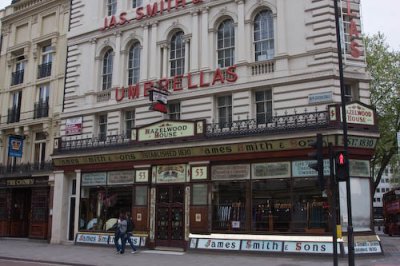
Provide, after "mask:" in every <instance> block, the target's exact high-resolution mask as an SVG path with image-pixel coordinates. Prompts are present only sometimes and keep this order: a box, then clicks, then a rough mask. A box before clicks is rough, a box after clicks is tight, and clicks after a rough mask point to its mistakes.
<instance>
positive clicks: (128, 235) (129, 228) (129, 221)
mask: <svg viewBox="0 0 400 266" xmlns="http://www.w3.org/2000/svg"><path fill="white" fill-rule="evenodd" d="M126 223H127V229H126V241H128V243H129V245H130V246H131V248H132V252H131V253H132V254H134V253H136V248H135V245H134V244H133V242H132V239H131V237H133V233H132V231H133V229H135V224H134V223H133V220H132V217H131V216H130V213H129V212H127V213H126Z"/></svg>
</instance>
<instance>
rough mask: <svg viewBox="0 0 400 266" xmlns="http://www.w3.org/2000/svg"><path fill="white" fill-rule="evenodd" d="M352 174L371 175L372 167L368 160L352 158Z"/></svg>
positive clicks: (350, 168)
mask: <svg viewBox="0 0 400 266" xmlns="http://www.w3.org/2000/svg"><path fill="white" fill-rule="evenodd" d="M349 170H350V176H359V177H370V176H371V169H370V165H369V161H367V160H350V167H349Z"/></svg>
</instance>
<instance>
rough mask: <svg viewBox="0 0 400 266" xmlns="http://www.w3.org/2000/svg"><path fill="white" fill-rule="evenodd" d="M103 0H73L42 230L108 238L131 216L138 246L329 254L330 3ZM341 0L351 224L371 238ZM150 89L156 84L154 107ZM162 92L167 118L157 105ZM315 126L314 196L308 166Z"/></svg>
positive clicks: (361, 77)
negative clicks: (319, 170) (320, 160)
mask: <svg viewBox="0 0 400 266" xmlns="http://www.w3.org/2000/svg"><path fill="white" fill-rule="evenodd" d="M100 3H101V4H99V2H98V1H94V0H88V1H80V0H73V1H72V12H71V14H72V15H71V21H70V31H69V33H68V64H67V73H66V87H65V93H64V95H65V97H64V112H63V114H62V115H61V134H60V138H58V139H57V140H56V145H55V149H54V156H53V160H54V165H55V167H56V171H55V172H54V174H55V182H56V186H55V187H56V188H57V191H55V193H56V194H57V195H60V197H59V198H58V199H57V200H58V201H59V202H57V203H55V205H57V206H58V207H59V208H57V210H56V209H54V210H55V211H57V212H58V213H57V217H59V220H54V223H53V230H54V231H58V232H59V235H58V236H56V234H55V233H53V238H52V241H53V242H60V241H64V240H66V236H70V239H69V240H75V241H76V242H79V243H100V244H110V243H111V244H112V237H110V235H112V234H113V231H112V230H113V229H112V225H113V224H114V223H115V221H116V218H117V217H118V214H119V213H120V212H129V213H131V214H132V216H133V219H134V222H135V225H136V227H135V236H136V239H135V241H137V243H138V244H139V243H140V244H141V245H146V246H147V247H150V248H154V247H156V248H157V247H161V246H169V247H181V248H203V249H213V248H214V249H232V250H248V251H251V250H261V251H275V252H284V251H287V252H296V250H297V248H298V245H300V246H301V247H302V248H303V252H307V251H309V250H310V248H309V247H310V245H312V246H313V249H312V250H317V251H318V252H315V253H324V252H328V253H329V252H332V243H331V242H330V243H329V241H330V240H329V239H331V237H329V236H330V234H331V232H332V230H333V228H336V226H332V224H331V223H330V221H329V219H328V207H329V206H330V205H331V204H330V201H331V197H330V195H331V193H330V189H329V186H328V179H329V160H328V143H332V145H333V146H334V148H335V149H336V150H337V149H342V148H343V138H342V129H341V119H340V117H341V116H340V109H339V103H340V85H339V76H338V75H339V74H338V73H339V72H338V64H337V49H336V37H335V23H334V9H333V3H331V1H328V0H326V1H317V2H316V1H311V0H301V1H298V0H296V1H294V0H279V1H278V0H275V1H274V0H269V1H244V0H236V1H234V0H218V1H206V0H204V1H143V2H141V1H140V2H138V1H128V0H122V1H118V2H116V1H101V2H100ZM342 4H343V5H342V8H341V10H342V13H343V15H344V16H345V13H348V14H351V17H350V15H349V20H346V21H348V22H349V23H350V21H351V22H352V23H353V24H351V25H352V26H353V27H345V29H346V32H345V34H344V36H345V37H346V40H345V44H346V47H345V49H344V51H345V55H346V63H347V64H348V65H347V67H346V70H345V81H346V86H345V88H346V101H348V104H347V107H346V110H347V111H346V112H347V117H348V119H349V147H350V148H349V154H350V163H351V167H350V168H351V182H352V186H354V187H357V188H358V189H355V190H353V191H352V195H353V196H352V199H353V205H354V206H357V208H353V221H354V226H355V229H356V231H357V232H358V233H360V234H361V235H373V231H372V230H373V228H372V226H371V210H372V208H371V199H370V196H369V195H370V194H369V191H370V171H369V159H370V158H371V156H372V154H373V152H374V148H375V144H376V140H377V138H378V133H377V132H378V131H377V128H376V119H375V115H374V112H373V110H371V108H369V107H368V104H369V85H368V83H369V78H368V75H367V74H366V73H365V63H364V54H363V47H362V43H361V41H360V40H359V39H358V33H360V32H361V28H360V16H359V13H360V12H359V10H360V9H359V2H354V3H353V1H351V2H349V3H348V5H347V2H343V3H342ZM348 10H350V11H351V12H350V13H349V12H348ZM346 25H347V24H346ZM348 25H350V24H348ZM354 25H355V27H354ZM349 29H352V31H349ZM355 29H357V31H355ZM356 33H357V34H356ZM346 48H348V49H349V50H347V49H346ZM355 51H358V52H359V53H358V54H357V53H355ZM154 88H157V90H158V91H161V92H164V94H168V96H166V97H163V96H160V97H161V98H158V100H159V101H158V102H159V103H157V104H155V103H152V102H151V101H150V100H149V92H150V91H151V90H153V89H154ZM154 98H155V97H154V94H153V100H154ZM166 98H168V99H166ZM156 100H157V99H156ZM166 100H167V101H168V102H167V103H166V107H167V113H166V114H163V113H160V112H157V111H155V110H154V109H157V108H159V107H160V104H161V106H163V105H164V104H165V101H166ZM350 120H351V121H350ZM316 133H321V134H323V141H324V156H325V158H326V160H325V163H324V168H325V187H324V189H326V191H327V192H325V193H322V192H321V189H320V188H319V182H318V179H317V174H316V172H314V171H313V170H312V169H310V168H308V163H309V162H310V161H309V158H308V156H307V154H308V153H309V152H310V151H311V150H312V148H311V146H310V144H311V142H312V141H314V140H315V136H316ZM57 184H58V185H57ZM71 184H76V186H77V189H76V193H75V194H68V193H66V191H68V189H67V188H68V187H69V186H70V185H71ZM339 191H340V192H339V195H340V197H339V200H338V205H340V207H339V208H337V210H336V211H337V213H338V217H339V218H338V221H337V223H339V224H342V225H343V228H344V229H345V227H346V223H347V214H346V199H345V196H346V193H345V186H344V184H343V183H342V184H340V186H339ZM67 223H69V224H67ZM67 230H73V233H71V231H70V232H67ZM72 236H73V237H72ZM321 239H322V240H321ZM110 241H111V242H110ZM139 241H140V242H139ZM296 241H298V242H296ZM329 245H330V248H328V246H329Z"/></svg>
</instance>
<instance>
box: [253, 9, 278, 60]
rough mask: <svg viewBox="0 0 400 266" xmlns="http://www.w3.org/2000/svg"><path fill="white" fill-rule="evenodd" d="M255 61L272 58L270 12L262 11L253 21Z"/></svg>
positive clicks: (271, 18) (272, 35) (272, 40)
mask: <svg viewBox="0 0 400 266" xmlns="http://www.w3.org/2000/svg"><path fill="white" fill-rule="evenodd" d="M254 52H255V54H254V55H255V61H262V60H269V59H272V58H274V54H275V51H274V24H273V16H272V12H271V11H270V10H263V11H261V12H260V13H258V14H257V16H256V17H255V19H254Z"/></svg>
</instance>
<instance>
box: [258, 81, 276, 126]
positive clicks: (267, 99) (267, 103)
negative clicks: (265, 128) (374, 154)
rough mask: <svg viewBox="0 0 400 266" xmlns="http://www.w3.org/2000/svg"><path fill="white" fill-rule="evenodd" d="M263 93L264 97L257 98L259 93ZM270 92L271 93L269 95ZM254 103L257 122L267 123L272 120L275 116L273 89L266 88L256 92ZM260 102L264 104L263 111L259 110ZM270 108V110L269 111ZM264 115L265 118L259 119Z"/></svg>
mask: <svg viewBox="0 0 400 266" xmlns="http://www.w3.org/2000/svg"><path fill="white" fill-rule="evenodd" d="M259 93H263V99H262V100H260V101H259V100H257V94H259ZM267 94H269V95H267ZM254 104H255V109H256V110H255V114H256V122H257V124H267V123H270V122H271V121H272V118H273V100H272V89H265V90H260V91H255V92H254ZM258 104H262V106H263V112H259V111H258ZM269 110H270V111H269ZM261 115H262V116H263V119H262V120H261V119H259V116H261Z"/></svg>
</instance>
